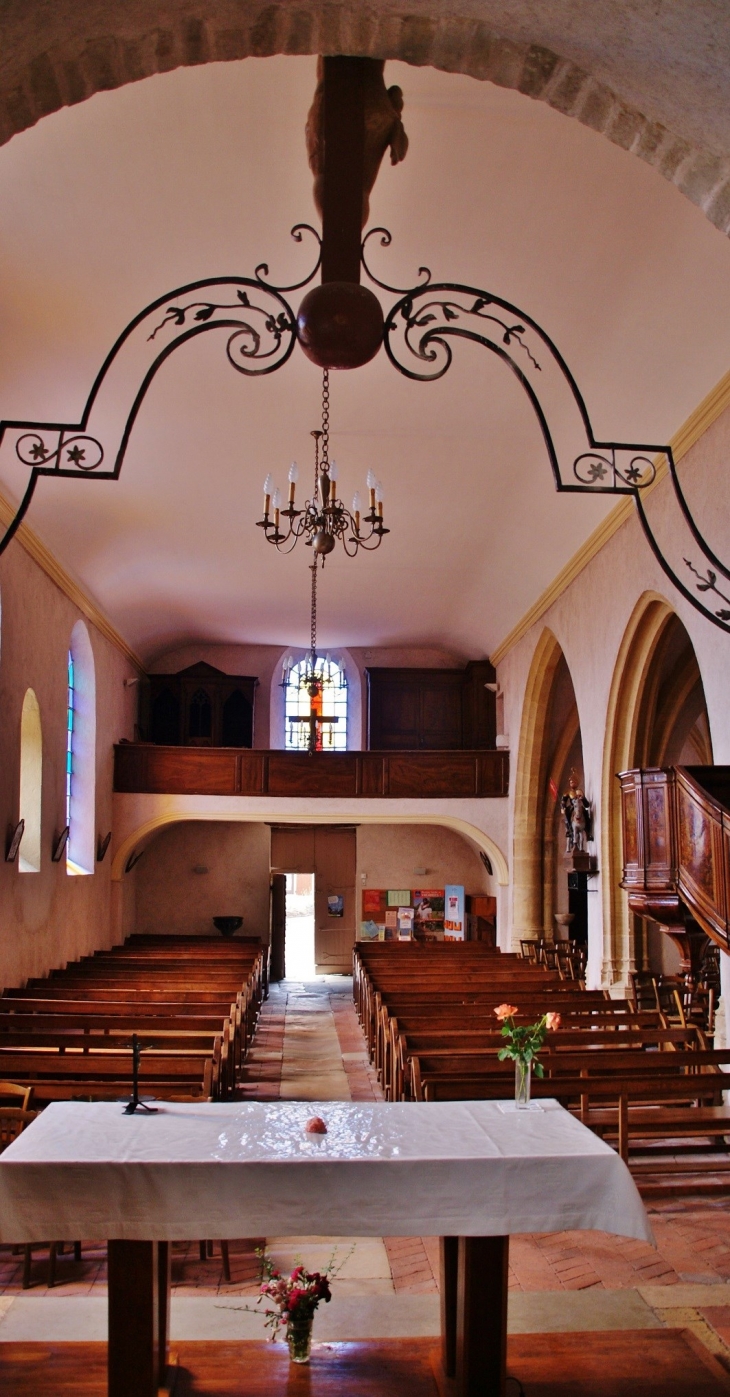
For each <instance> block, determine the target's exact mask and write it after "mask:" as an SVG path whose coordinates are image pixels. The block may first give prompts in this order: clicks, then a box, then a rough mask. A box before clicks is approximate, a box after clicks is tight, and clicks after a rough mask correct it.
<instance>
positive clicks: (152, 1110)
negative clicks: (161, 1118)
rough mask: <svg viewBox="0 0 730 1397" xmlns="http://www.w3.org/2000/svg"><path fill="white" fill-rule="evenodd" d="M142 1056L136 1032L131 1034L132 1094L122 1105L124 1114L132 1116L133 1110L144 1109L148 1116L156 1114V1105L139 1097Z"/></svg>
mask: <svg viewBox="0 0 730 1397" xmlns="http://www.w3.org/2000/svg"><path fill="white" fill-rule="evenodd" d="M141 1057H142V1044H141V1043H140V1041H139V1038H138V1037H137V1034H136V1033H133V1034H132V1095H131V1096H130V1098H129V1101H128V1102H127V1104H126V1106H125V1107H124V1112H123V1114H124V1115H125V1116H133V1115H134V1113H135V1111H145V1112H146V1114H147V1115H148V1116H156V1115H157V1107H156V1106H148V1105H146V1103H145V1102H144V1101H140V1099H139V1064H140V1059H141Z"/></svg>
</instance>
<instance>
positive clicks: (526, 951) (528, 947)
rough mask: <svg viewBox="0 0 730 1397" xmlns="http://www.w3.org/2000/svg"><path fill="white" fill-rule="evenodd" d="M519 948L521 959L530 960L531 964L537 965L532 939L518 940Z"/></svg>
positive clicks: (535, 949) (535, 947)
mask: <svg viewBox="0 0 730 1397" xmlns="http://www.w3.org/2000/svg"><path fill="white" fill-rule="evenodd" d="M520 950H521V951H522V959H523V960H531V961H532V963H533V965H537V946H536V944H535V942H534V941H520Z"/></svg>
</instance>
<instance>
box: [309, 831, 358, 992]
mask: <svg viewBox="0 0 730 1397" xmlns="http://www.w3.org/2000/svg"><path fill="white" fill-rule="evenodd" d="M355 841H356V832H355V830H354V829H342V828H337V827H332V826H327V825H324V826H322V827H321V828H318V829H316V830H315V831H314V854H315V869H314V960H315V965H316V970H317V974H318V975H334V974H338V975H350V974H351V973H352V948H353V945H354V943H355V864H356V843H355ZM330 899H331V900H330Z"/></svg>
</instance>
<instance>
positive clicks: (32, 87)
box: [0, 0, 730, 235]
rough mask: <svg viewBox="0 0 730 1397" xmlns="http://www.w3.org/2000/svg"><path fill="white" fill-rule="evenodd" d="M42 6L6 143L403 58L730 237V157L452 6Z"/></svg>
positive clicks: (28, 13)
mask: <svg viewBox="0 0 730 1397" xmlns="http://www.w3.org/2000/svg"><path fill="white" fill-rule="evenodd" d="M38 8H39V7H37V6H33V5H29V6H24V7H23V10H24V11H25V13H23V12H22V11H21V13H20V16H19V18H18V19H17V20H16V23H15V25H14V26H13V25H11V23H10V21H9V20H7V19H6V21H5V31H6V32H5V36H4V40H3V50H4V51H3V56H2V66H1V68H0V74H1V76H0V145H1V144H4V143H5V142H6V141H9V140H10V139H11V137H12V136H14V135H15V134H16V133H18V132H20V131H23V130H25V129H27V128H28V127H30V126H33V125H34V124H35V123H36V122H37V121H40V120H41V118H42V117H44V116H48V115H49V114H50V113H51V112H54V111H58V110H59V108H61V107H63V106H70V105H72V104H74V103H77V102H83V101H85V100H86V99H87V98H88V97H91V96H93V94H94V93H96V92H104V91H109V90H111V89H113V88H116V87H122V86H123V85H124V84H126V83H130V82H139V81H141V80H142V79H143V78H147V77H151V76H152V75H153V74H155V73H165V72H169V71H170V70H171V69H174V68H179V67H185V66H194V65H198V64H201V63H211V62H234V61H237V60H240V59H243V58H249V57H258V58H263V57H269V56H272V55H274V54H292V55H301V54H318V53H325V54H336V53H346V54H352V55H359V56H363V57H372V58H386V59H388V58H391V59H400V60H402V61H403V62H405V63H411V64H414V65H415V66H426V65H430V66H432V67H434V68H439V69H442V70H443V71H445V72H451V73H464V74H466V75H468V76H470V77H473V78H477V79H479V80H480V81H483V82H493V83H496V84H497V86H499V87H507V88H513V89H514V90H515V91H518V92H521V93H523V94H524V95H525V96H527V97H532V98H533V99H535V100H537V101H542V102H547V103H548V104H549V105H550V106H551V107H553V108H554V109H555V110H556V111H559V112H562V113H563V114H564V115H565V116H570V117H574V118H575V119H576V120H577V121H580V122H581V123H582V124H583V125H584V126H589V127H590V128H591V129H592V130H594V131H597V132H599V133H600V134H602V135H604V136H606V137H607V138H608V140H610V141H612V142H613V143H614V144H615V145H618V146H620V147H621V148H622V149H623V150H627V151H630V152H631V153H633V154H635V155H637V156H638V157H639V159H641V160H644V161H646V163H647V164H649V165H651V166H652V167H653V168H654V169H655V170H657V172H658V173H659V174H661V175H662V176H663V177H664V178H665V179H667V180H669V181H670V183H672V184H674V185H676V186H677V188H678V189H680V190H681V192H682V193H683V194H685V195H686V197H687V198H688V199H690V200H691V201H692V203H694V204H696V205H697V206H698V207H699V208H701V209H702V211H703V212H704V213H705V215H706V216H707V218H708V219H709V220H710V222H711V223H713V224H714V225H715V227H717V228H719V229H720V230H721V231H722V232H724V233H727V234H729V235H730V153H728V154H718V153H717V152H715V151H712V150H710V149H708V148H707V147H704V146H701V145H699V144H698V143H697V142H696V141H692V140H687V139H685V138H684V137H683V136H682V134H681V133H680V132H675V131H672V130H669V129H668V128H667V127H666V126H664V125H662V123H661V122H659V121H655V120H654V121H653V120H650V119H649V117H648V116H646V115H644V113H642V112H641V111H640V110H639V109H638V108H637V107H634V106H631V105H628V104H627V103H625V102H624V101H622V99H621V98H620V96H619V95H617V94H616V93H615V92H614V91H613V90H612V89H611V88H609V87H607V86H606V85H605V84H604V83H603V82H600V81H599V80H597V79H596V78H594V77H593V76H591V74H590V73H589V72H587V71H585V69H583V68H581V67H579V66H578V65H577V64H575V63H573V62H572V61H571V60H570V59H568V58H565V57H562V56H561V55H560V54H558V53H555V52H553V50H552V49H550V48H546V47H544V46H543V45H542V44H539V43H525V42H515V41H514V40H512V39H509V38H506V37H505V36H504V35H502V34H500V33H498V32H496V31H495V30H493V29H492V28H490V26H489V25H488V24H486V23H485V22H483V21H482V20H479V19H475V18H474V17H473V15H468V14H464V15H462V16H460V15H458V14H444V13H443V10H442V5H441V4H440V3H439V0H428V3H427V5H426V4H422V3H421V4H418V6H417V11H418V12H417V13H407V12H406V13H396V12H394V11H393V10H392V9H390V8H389V7H387V8H386V5H385V4H384V3H382V0H381V3H380V4H379V3H378V0H371V3H370V4H369V5H362V4H359V3H355V0H340V3H338V2H337V0H309V3H301V4H299V3H288V0H276V2H275V3H269V4H263V5H262V4H261V3H260V0H209V3H208V4H207V5H205V6H203V5H201V6H200V11H199V12H197V13H196V6H195V4H194V3H193V4H191V3H190V0H154V3H150V0H146V3H144V4H142V3H140V0H137V3H129V0H106V3H104V4H99V5H96V4H95V5H91V4H88V3H87V4H80V3H79V0H66V3H64V4H56V6H55V14H53V16H52V18H51V21H50V23H49V24H48V25H47V26H46V25H44V24H42V23H41V22H40V21H39V17H38V16H37V14H34V13H33V11H34V10H36V11H37V9H38ZM467 8H468V7H467V6H466V4H465V9H467ZM414 9H416V4H415V3H414ZM428 10H430V13H429V12H428ZM62 11H67V15H66V16H65V17H64V14H62V13H61V12H62Z"/></svg>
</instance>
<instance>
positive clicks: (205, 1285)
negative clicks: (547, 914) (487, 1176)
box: [0, 977, 730, 1342]
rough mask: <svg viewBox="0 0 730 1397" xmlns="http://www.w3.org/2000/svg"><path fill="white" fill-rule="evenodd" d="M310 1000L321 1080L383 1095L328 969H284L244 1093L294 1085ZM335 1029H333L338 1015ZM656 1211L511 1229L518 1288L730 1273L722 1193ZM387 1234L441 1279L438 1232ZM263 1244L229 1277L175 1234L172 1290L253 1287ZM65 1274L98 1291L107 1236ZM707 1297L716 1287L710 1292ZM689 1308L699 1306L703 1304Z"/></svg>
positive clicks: (414, 1286)
mask: <svg viewBox="0 0 730 1397" xmlns="http://www.w3.org/2000/svg"><path fill="white" fill-rule="evenodd" d="M307 1012H313V1013H314V1015H315V1018H313V1019H312V1020H311V1022H312V1027H313V1030H315V1032H316V1025H317V1024H319V1025H321V1024H322V1023H323V1022H324V1020H323V1018H322V1016H323V1015H325V1014H327V1013H328V1012H329V1013H331V1015H332V1018H333V1020H334V1027H335V1029H336V1034H337V1040H338V1042H339V1050H340V1059H341V1060H340V1062H339V1063H337V1064H331V1066H328V1068H327V1069H326V1072H325V1076H324V1077H323V1078H322V1081H323V1082H325V1081H327V1080H333V1077H334V1074H337V1075H338V1080H342V1078H341V1073H342V1071H343V1070H344V1074H345V1077H346V1080H347V1087H348V1089H349V1093H350V1096H351V1098H352V1100H353V1101H372V1100H380V1099H382V1093H381V1091H380V1088H379V1086H378V1083H377V1079H376V1077H375V1073H374V1072H373V1070H372V1068H371V1066H370V1063H369V1061H368V1058H367V1054H366V1052H365V1045H364V1042H363V1037H362V1034H361V1031H360V1027H359V1025H358V1022H357V1018H356V1015H355V1011H354V1008H353V1004H352V999H351V998H350V994H349V989H348V982H347V981H346V980H344V979H343V978H340V977H336V978H335V977H332V978H331V979H330V980H329V981H325V980H323V979H321V980H319V981H317V982H315V983H313V984H311V985H307V986H303V985H302V984H299V983H296V982H288V981H285V982H283V983H282V984H281V985H275V986H272V989H271V994H270V996H269V999H268V1001H267V1003H266V1004H265V1006H264V1008H263V1011H262V1014H261V1022H260V1026H259V1030H258V1033H257V1035H256V1041H255V1046H254V1047H253V1049H252V1050H251V1053H250V1054H249V1057H248V1060H247V1063H246V1067H245V1072H244V1077H243V1081H242V1084H241V1092H240V1094H241V1098H242V1099H247V1098H248V1099H253V1098H256V1099H259V1100H276V1099H279V1097H280V1094H281V1093H282V1090H284V1091H285V1092H286V1093H287V1094H291V1092H292V1085H291V1084H290V1085H289V1087H288V1088H287V1083H286V1076H285V1078H284V1083H283V1086H282V1069H283V1066H284V1065H285V1058H286V1055H285V1051H284V1035H285V1030H286V1021H287V1014H288V1015H289V1018H290V1024H296V1025H297V1031H298V1032H299V1033H300V1032H301V1025H302V1022H303V1015H305V1014H306V1013H307ZM304 1022H306V1020H304ZM327 1041H328V1042H331V1041H332V1038H331V1027H330V1028H328V1036H327ZM313 1054H314V1055H313V1058H312V1061H313V1063H314V1064H316V1063H317V1062H318V1059H317V1056H316V1046H315V1047H314V1049H313ZM290 1061H291V1058H290ZM317 1070H320V1068H317ZM302 1080H305V1081H306V1082H307V1087H308V1089H307V1091H306V1095H307V1096H309V1097H310V1098H311V1097H316V1095H317V1090H316V1087H317V1077H316V1073H315V1075H314V1076H313V1077H312V1078H311V1080H309V1079H306V1078H303V1077H302V1073H301V1065H300V1068H299V1069H298V1075H297V1081H302ZM310 1088H311V1090H310ZM648 1211H649V1213H650V1216H651V1221H652V1226H653V1228H654V1232H655V1236H656V1240H657V1249H656V1250H654V1248H652V1247H650V1246H649V1245H648V1244H646V1243H643V1242H636V1241H632V1240H629V1239H625V1238H620V1237H612V1236H609V1235H607V1234H605V1233H598V1232H565V1233H558V1234H550V1235H524V1236H516V1237H513V1238H512V1242H511V1247H510V1288H511V1289H512V1290H513V1291H521V1292H535V1291H571V1290H572V1291H575V1290H589V1289H594V1290H621V1289H626V1288H642V1287H647V1286H651V1287H656V1286H662V1287H667V1288H669V1287H672V1286H677V1285H688V1284H689V1285H695V1286H696V1285H705V1286H708V1287H711V1286H712V1285H717V1284H720V1283H723V1282H727V1281H730V1210H728V1208H727V1206H726V1202H725V1200H724V1199H723V1198H722V1197H720V1198H716V1197H713V1198H704V1199H703V1198H697V1199H692V1198H686V1199H679V1200H677V1199H674V1200H672V1201H663V1200H662V1201H658V1202H656V1203H652V1202H650V1203H649V1204H648ZM383 1240H384V1245H385V1252H386V1254H387V1259H388V1263H389V1265H390V1272H391V1278H392V1288H393V1290H394V1291H395V1292H398V1293H409V1294H414V1295H415V1294H426V1293H431V1292H433V1291H435V1290H436V1289H437V1288H438V1286H437V1275H438V1243H437V1240H436V1239H435V1238H403V1237H393V1238H384V1239H383ZM256 1245H259V1243H257V1242H256V1241H255V1240H252V1239H249V1240H243V1241H241V1242H232V1243H231V1247H230V1257H231V1277H232V1279H231V1285H230V1286H229V1285H227V1284H226V1283H225V1281H224V1279H223V1273H222V1264H221V1257H220V1248H219V1246H218V1245H217V1244H216V1245H215V1247H214V1255H213V1257H212V1258H209V1259H207V1260H205V1261H201V1260H200V1256H199V1244H198V1242H197V1241H194V1242H190V1243H187V1244H181V1245H179V1246H176V1247H175V1248H174V1253H173V1287H174V1290H175V1292H177V1293H180V1294H184V1293H188V1294H191V1293H192V1294H205V1293H207V1294H238V1293H249V1292H253V1291H254V1290H255V1286H256V1274H257V1259H256V1255H255V1246H256ZM21 1272H22V1257H20V1256H18V1257H14V1256H12V1255H10V1254H9V1253H8V1251H7V1250H0V1295H13V1294H17V1293H18V1292H19V1291H20V1282H21ZM46 1274H47V1254H46V1253H44V1252H43V1251H42V1250H40V1249H39V1251H38V1253H37V1260H36V1261H35V1263H34V1273H33V1288H32V1291H31V1292H30V1293H32V1294H43V1293H47V1287H46V1284H45V1279H46ZM57 1277H58V1283H57V1285H56V1287H55V1288H54V1290H53V1291H52V1292H51V1293H52V1294H53V1295H55V1296H59V1297H60V1296H62V1295H71V1294H90V1293H93V1292H97V1293H98V1292H100V1291H101V1290H102V1289H103V1288H104V1287H105V1283H106V1259H105V1253H104V1248H103V1247H102V1246H101V1245H99V1244H94V1243H91V1242H90V1243H85V1244H84V1249H83V1259H82V1261H81V1262H80V1263H78V1264H77V1263H74V1261H73V1257H72V1255H68V1256H63V1257H60V1258H59V1261H58V1267H57ZM723 1298H725V1297H724V1296H723ZM669 1299H670V1297H668V1301H669ZM710 1299H711V1295H710V1294H709V1293H708V1301H709V1300H710ZM693 1313H694V1314H696V1315H699V1311H693ZM703 1315H704V1312H703ZM702 1322H703V1323H705V1325H706V1327H707V1326H709V1327H710V1328H711V1329H712V1331H713V1332H714V1333H716V1335H718V1336H720V1338H721V1339H728V1341H729V1342H730V1308H728V1307H726V1306H716V1305H715V1306H712V1305H708V1308H707V1313H706V1317H705V1318H703V1320H702Z"/></svg>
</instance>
